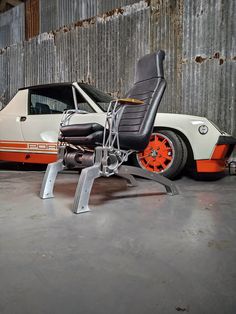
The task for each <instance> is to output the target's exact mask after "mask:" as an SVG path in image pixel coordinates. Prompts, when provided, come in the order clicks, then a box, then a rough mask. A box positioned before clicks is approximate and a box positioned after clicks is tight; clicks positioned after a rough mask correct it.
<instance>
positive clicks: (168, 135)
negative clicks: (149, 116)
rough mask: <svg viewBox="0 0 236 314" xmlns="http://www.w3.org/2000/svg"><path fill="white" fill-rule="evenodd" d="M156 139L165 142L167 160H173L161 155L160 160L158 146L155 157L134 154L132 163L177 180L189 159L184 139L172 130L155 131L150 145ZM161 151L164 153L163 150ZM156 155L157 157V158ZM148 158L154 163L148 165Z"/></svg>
mask: <svg viewBox="0 0 236 314" xmlns="http://www.w3.org/2000/svg"><path fill="white" fill-rule="evenodd" d="M155 138H156V139H160V141H162V140H163V141H165V143H166V144H165V148H166V149H165V150H167V149H168V153H167V154H168V156H167V158H168V157H169V158H171V160H168V159H167V158H166V159H165V157H163V156H162V155H161V154H160V158H159V155H158V146H157V150H154V149H153V150H152V154H153V156H150V154H149V155H148V156H147V155H145V156H144V155H142V156H140V154H139V153H136V154H134V156H133V160H132V163H133V164H135V165H136V166H139V167H141V168H144V169H146V170H149V171H151V172H158V173H160V174H162V175H163V176H165V177H167V178H169V179H175V178H176V177H178V176H179V175H180V174H181V172H182V170H183V169H184V167H185V165H186V161H187V157H188V150H187V147H186V145H185V143H184V141H183V139H182V138H181V137H180V136H179V135H178V134H176V133H175V132H174V131H171V130H165V129H159V130H156V131H154V132H153V134H152V136H151V139H150V143H151V142H152V141H153V142H154V139H155ZM160 143H161V142H160ZM150 145H151V144H150ZM163 145H164V144H163ZM152 147H153V146H152ZM159 149H160V147H159ZM146 150H147V148H146V149H145V151H144V152H146ZM148 150H150V148H148ZM148 150H147V152H148ZM159 151H160V152H161V153H162V150H159ZM144 152H143V153H144ZM155 154H157V155H156V156H155ZM146 156H147V158H151V160H152V161H151V163H150V164H149V163H148V161H147V162H146V159H145V157H146ZM149 160H150V159H149ZM163 160H164V162H163ZM160 162H161V163H162V165H161V164H160ZM157 165H158V166H157Z"/></svg>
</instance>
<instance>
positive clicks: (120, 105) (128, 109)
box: [40, 50, 178, 213]
mask: <svg viewBox="0 0 236 314" xmlns="http://www.w3.org/2000/svg"><path fill="white" fill-rule="evenodd" d="M164 58H165V53H164V51H162V50H159V51H158V52H155V53H152V54H148V55H146V56H144V57H143V58H141V59H140V60H139V61H138V64H137V69H136V80H135V83H134V85H133V87H132V88H131V89H130V90H129V91H128V93H127V94H126V96H125V98H124V99H118V100H114V101H112V102H111V103H110V105H109V108H108V111H107V117H106V124H105V127H103V126H102V125H100V124H97V123H87V124H74V125H64V126H62V127H61V129H60V136H59V141H60V142H62V143H63V145H61V153H60V159H59V160H58V161H57V162H56V163H53V164H50V165H48V168H47V171H46V174H45V177H44V181H43V184H42V188H41V192H40V196H41V198H49V197H53V186H54V182H55V179H56V175H57V173H58V171H60V170H62V169H64V168H65V167H67V168H76V167H82V168H83V170H82V172H81V174H80V178H79V182H78V186H77V189H76V193H75V199H74V205H73V211H74V212H75V213H82V212H87V211H89V210H90V209H89V207H88V201H89V196H90V192H91V189H92V185H93V182H94V179H96V178H97V177H99V176H105V177H109V176H111V175H114V174H115V175H118V176H121V177H124V178H125V179H127V181H129V183H130V184H131V185H134V186H135V185H136V184H137V182H136V180H135V179H134V177H133V175H136V176H140V177H145V178H148V179H151V180H154V181H156V182H158V183H160V184H162V185H164V186H165V188H166V191H167V193H169V194H172V195H173V194H178V192H177V189H176V187H175V185H174V183H173V182H172V181H170V180H169V179H167V178H165V177H163V176H161V175H159V174H156V173H151V172H149V171H147V170H144V169H141V168H138V167H132V166H127V165H124V164H123V163H124V162H125V161H127V160H128V156H129V155H130V154H131V153H133V152H135V151H143V150H144V149H145V148H146V146H147V145H148V142H149V139H150V136H151V134H152V130H153V125H154V120H155V116H156V113H157V109H158V107H159V104H160V101H161V99H162V96H163V94H164V91H165V87H166V81H165V79H164V71H163V61H164Z"/></svg>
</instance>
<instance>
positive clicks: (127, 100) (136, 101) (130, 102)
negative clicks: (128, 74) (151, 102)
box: [114, 98, 144, 105]
mask: <svg viewBox="0 0 236 314" xmlns="http://www.w3.org/2000/svg"><path fill="white" fill-rule="evenodd" d="M116 101H117V102H118V103H119V104H124V105H138V104H140V105H141V104H144V101H142V100H139V99H135V98H120V99H117V100H114V102H116Z"/></svg>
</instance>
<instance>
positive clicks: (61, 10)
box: [40, 0, 139, 33]
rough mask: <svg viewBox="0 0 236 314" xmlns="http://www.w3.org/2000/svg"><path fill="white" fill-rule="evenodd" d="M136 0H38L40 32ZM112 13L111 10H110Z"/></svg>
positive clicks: (135, 0)
mask: <svg viewBox="0 0 236 314" xmlns="http://www.w3.org/2000/svg"><path fill="white" fill-rule="evenodd" d="M137 2H139V1H137V0H79V1H78V0H40V25H41V26H40V32H41V33H43V32H49V31H51V30H56V29H59V28H60V27H63V26H65V25H69V24H72V23H75V22H77V21H81V20H86V19H89V18H91V17H94V16H97V15H102V14H104V13H106V12H108V11H112V10H113V9H117V8H120V7H123V6H127V5H131V4H134V3H137ZM110 14H112V12H110Z"/></svg>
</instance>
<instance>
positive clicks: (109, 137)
mask: <svg viewBox="0 0 236 314" xmlns="http://www.w3.org/2000/svg"><path fill="white" fill-rule="evenodd" d="M126 105H130V106H133V103H132V102H130V103H128V102H126ZM140 106H142V104H140ZM122 111H123V106H122V104H121V103H120V101H119V100H116V101H112V102H111V103H110V105H109V108H108V111H107V115H106V122H105V127H104V133H103V145H102V146H97V147H95V150H94V164H93V165H92V166H90V167H87V168H83V169H82V171H81V174H80V176H79V181H78V184H77V188H76V192H75V197H74V203H73V212H74V213H76V214H79V213H84V212H88V211H90V208H89V206H88V203H89V197H90V193H91V189H92V186H93V182H94V180H95V179H96V178H98V177H101V176H103V177H109V176H111V175H117V176H120V177H122V178H125V179H126V180H127V181H128V183H129V185H130V186H137V181H136V179H135V178H134V176H138V177H143V178H147V179H150V180H153V181H156V182H157V183H160V184H161V185H163V186H164V187H165V189H166V192H167V194H170V195H175V194H178V190H177V188H176V186H175V184H174V183H173V182H172V181H171V180H169V179H167V178H165V177H164V176H162V175H160V174H157V173H151V172H149V171H147V170H145V169H142V168H138V167H133V166H128V165H123V163H124V162H125V161H127V160H128V157H129V155H130V154H132V153H133V152H135V151H134V150H123V149H121V148H120V142H119V121H120V117H121V115H122ZM69 114H71V112H70V113H69ZM75 114H76V112H75ZM64 119H65V120H64V121H67V118H66V116H64ZM63 124H64V123H63V122H62V123H61V125H63ZM67 146H70V144H66V145H60V146H59V154H58V156H59V159H58V161H56V162H54V163H51V164H49V165H48V167H47V170H46V173H45V176H44V179H43V183H42V187H41V191H40V197H41V198H43V199H46V198H52V197H54V195H53V188H54V184H55V180H56V177H57V174H58V172H59V171H62V170H64V169H65V168H67V161H66V158H65V154H64V152H65V148H66V147H67ZM78 149H80V148H78Z"/></svg>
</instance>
